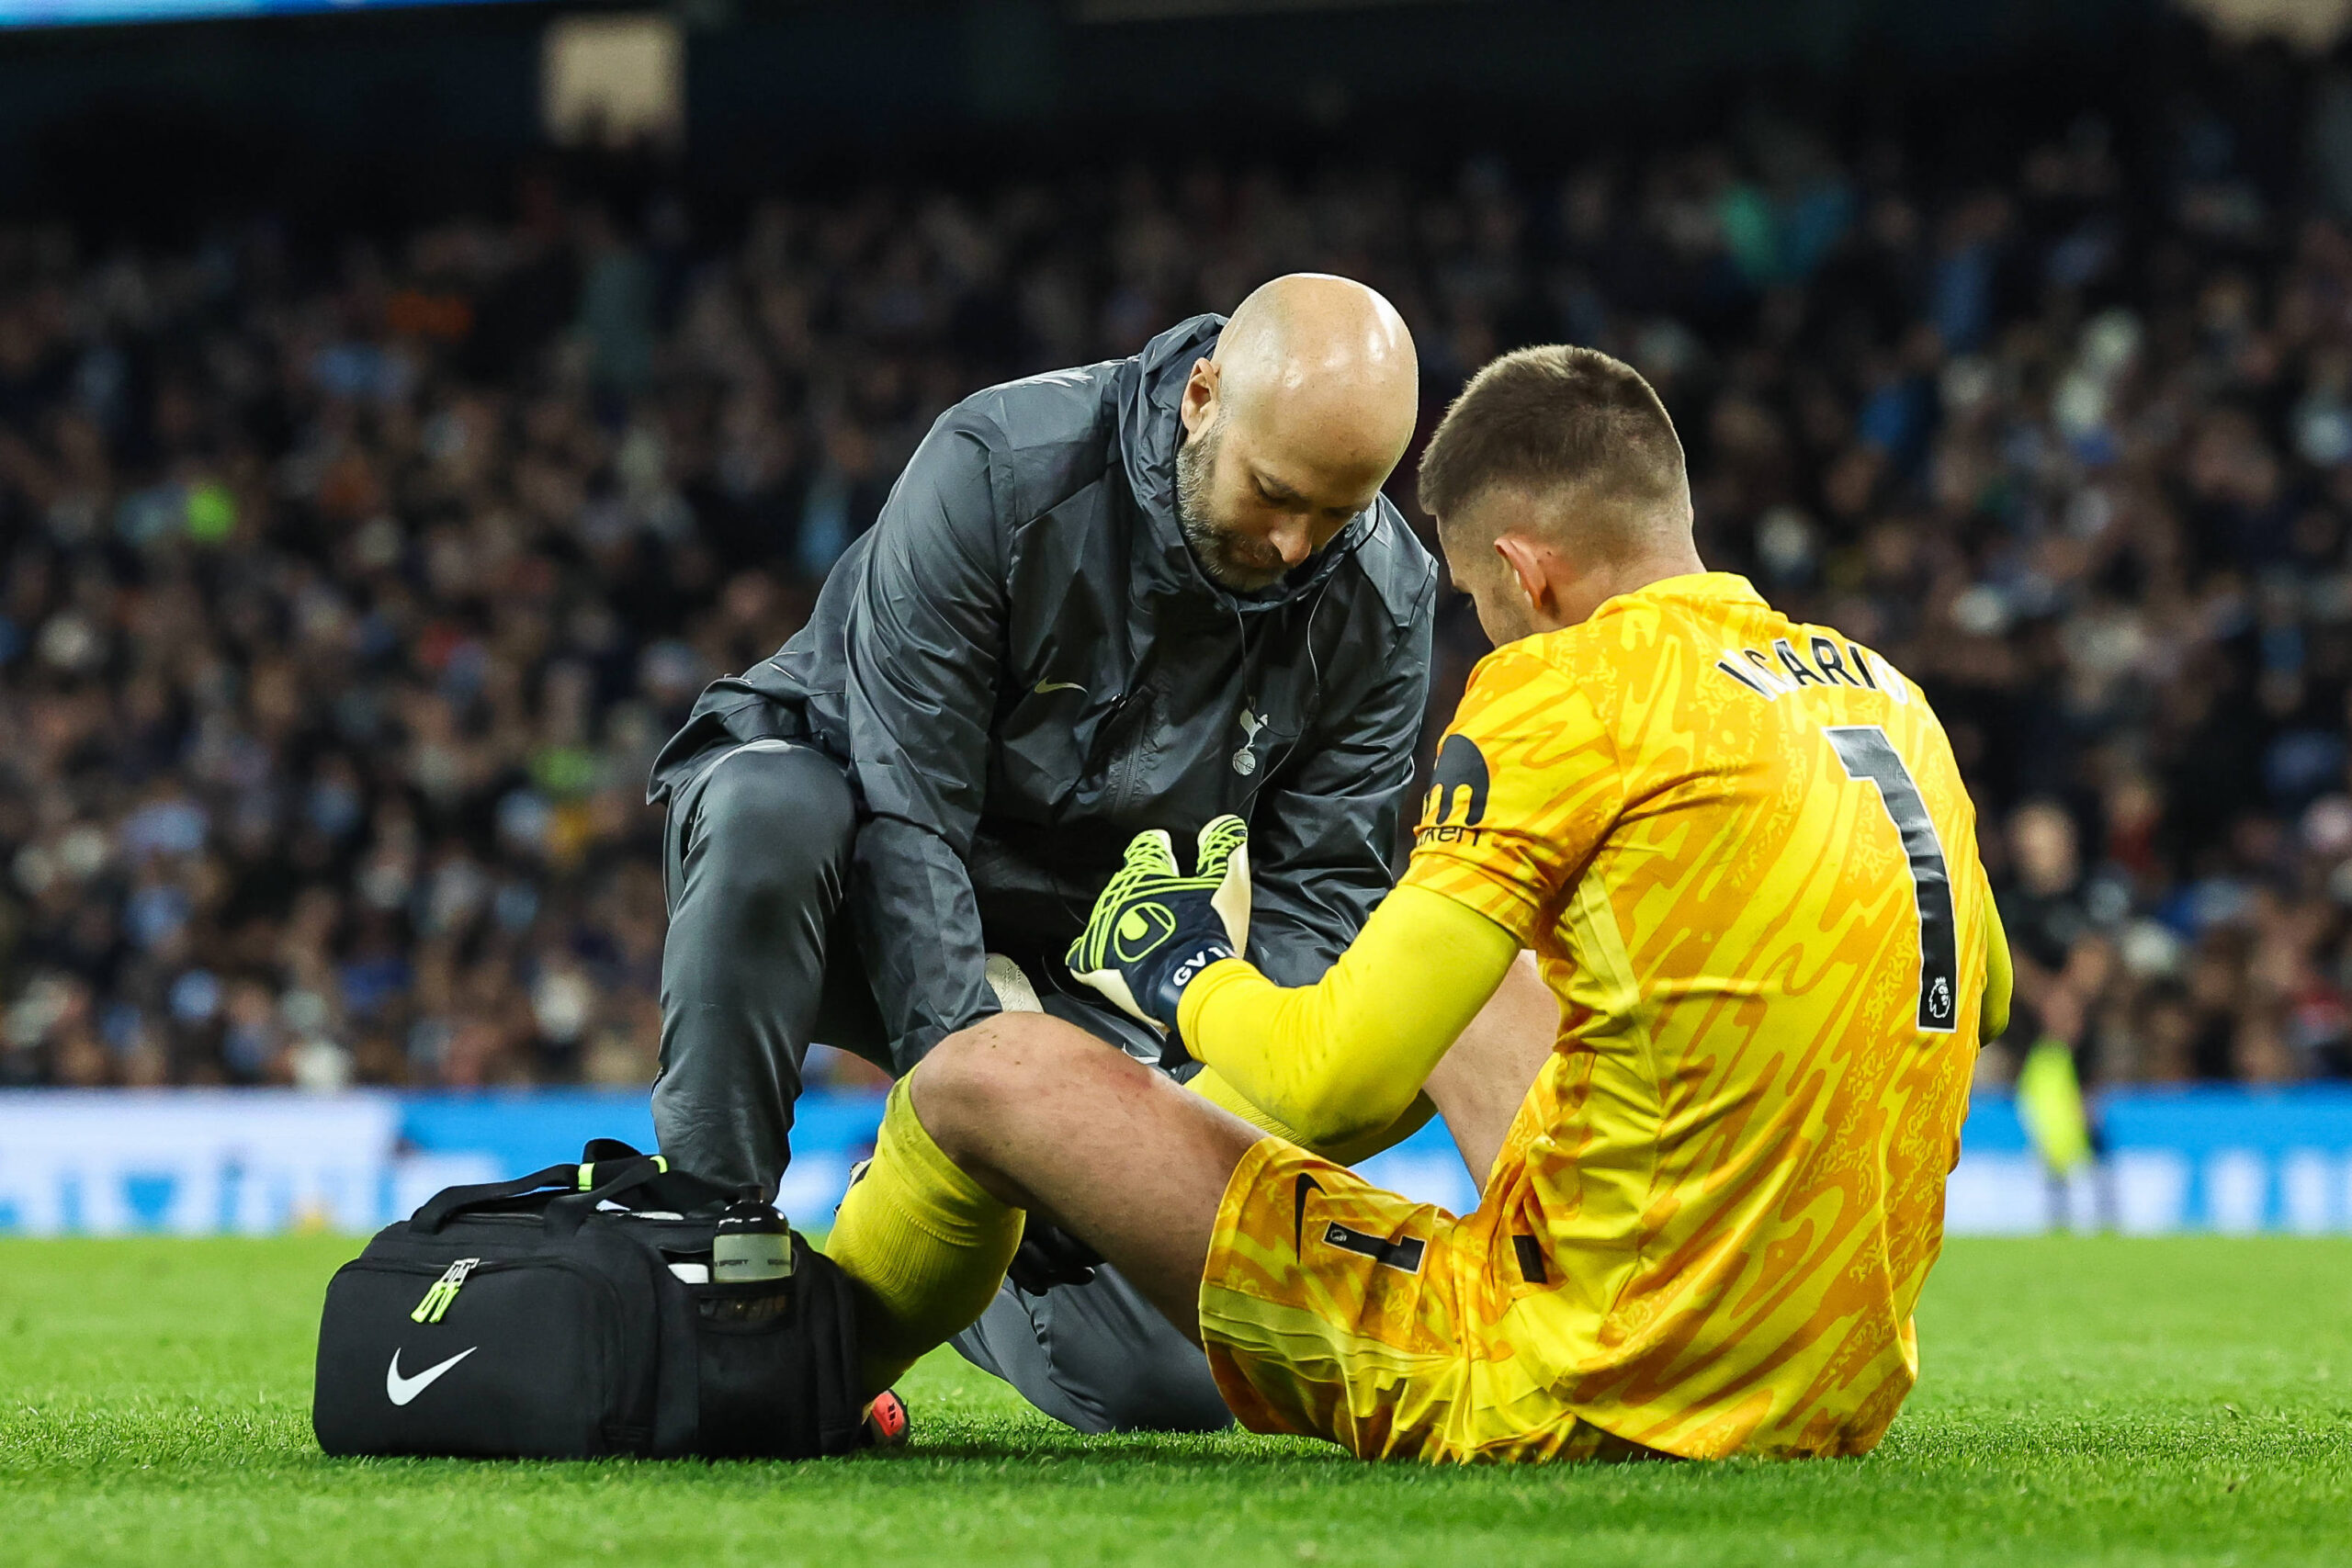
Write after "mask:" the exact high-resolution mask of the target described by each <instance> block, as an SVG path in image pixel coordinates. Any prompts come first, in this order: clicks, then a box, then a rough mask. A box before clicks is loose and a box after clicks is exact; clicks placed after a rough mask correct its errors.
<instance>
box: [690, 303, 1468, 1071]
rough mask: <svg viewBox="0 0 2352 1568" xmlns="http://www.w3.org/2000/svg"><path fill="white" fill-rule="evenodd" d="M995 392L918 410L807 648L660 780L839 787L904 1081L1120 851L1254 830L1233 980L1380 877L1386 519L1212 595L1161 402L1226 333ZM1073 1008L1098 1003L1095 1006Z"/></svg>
mask: <svg viewBox="0 0 2352 1568" xmlns="http://www.w3.org/2000/svg"><path fill="white" fill-rule="evenodd" d="M1224 324H1225V323H1224V320H1223V318H1221V317H1217V316H1199V317H1195V318H1193V320H1191V321H1185V322H1183V323H1182V324H1181V325H1179V326H1176V327H1174V328H1171V329H1170V330H1169V331H1168V332H1165V333H1161V334H1160V335H1159V337H1157V338H1154V339H1153V340H1152V341H1151V343H1150V344H1148V345H1147V346H1146V347H1145V349H1144V351H1143V353H1142V354H1140V355H1136V357H1134V358H1132V359H1122V360H1114V361H1110V362H1108V363H1105V364H1101V365H1091V366H1086V367H1080V368H1079V369H1074V370H1063V371H1057V372H1054V373H1052V374H1050V375H1044V376H1035V377H1032V378H1028V379H1026V380H1022V381H1013V382H1010V383H1007V384H1006V385H1003V386H1000V387H991V388H989V389H987V390H985V391H981V392H978V393H975V394H974V395H973V396H971V397H969V398H967V399H966V400H964V401H962V402H961V403H958V404H957V405H956V406H955V407H954V408H952V409H950V410H948V411H947V412H945V413H944V414H943V415H941V416H940V419H939V421H938V423H936V424H934V425H933V427H932V429H931V433H930V434H929V435H927V436H926V437H925V438H924V440H923V442H922V446H920V447H918V448H917V449H916V451H915V454H914V457H912V458H911V459H910V461H909V462H908V464H907V468H906V471H905V472H904V473H903V474H902V475H900V476H899V482H898V484H897V486H896V487H895V488H894V489H893V490H892V491H891V492H890V497H889V500H888V502H887V503H886V504H885V505H884V507H883V509H882V513H881V517H880V519H879V520H878V521H877V522H876V524H875V525H874V527H873V528H872V529H871V530H870V531H869V532H867V533H866V534H865V536H862V537H861V538H859V539H858V540H857V542H856V543H855V544H854V546H852V547H851V548H850V550H849V552H848V553H847V554H845V555H844V556H842V558H841V561H840V562H839V563H838V564H837V565H836V566H835V567H834V569H833V571H832V574H831V577H830V578H829V579H828V580H827V581H826V583H825V586H824V590H823V592H821V593H820V596H819V598H818V601H817V607H816V612H815V614H814V615H813V616H812V618H811V619H810V620H809V625H808V626H806V627H804V628H803V629H802V630H801V631H800V633H799V634H798V635H797V636H796V637H793V638H792V640H791V641H790V642H788V643H786V645H785V646H784V648H783V649H781V650H780V651H779V652H778V653H777V654H776V655H775V657H774V658H773V659H770V660H766V661H765V662H763V663H762V664H760V665H759V666H757V667H756V668H755V669H753V670H752V671H748V672H746V673H744V674H741V675H730V676H728V677H725V678H724V679H721V680H719V681H717V682H713V683H712V685H711V686H710V687H709V689H708V690H707V691H706V692H704V694H702V697H701V699H700V700H699V701H698V702H697V703H696V704H695V710H694V714H693V716H692V717H691V718H690V719H689V720H688V722H687V724H686V726H685V728H684V729H682V730H681V731H680V732H679V733H678V734H677V735H676V736H675V737H673V739H672V740H671V741H670V743H669V745H668V746H666V747H665V748H664V749H663V750H662V756H661V757H660V759H659V760H657V761H656V762H655V764H654V772H653V784H652V788H651V791H650V798H651V799H654V800H660V799H662V798H664V797H665V796H666V795H667V794H668V793H669V789H670V787H671V785H672V784H673V783H674V782H675V781H676V780H678V779H679V778H680V777H682V776H684V774H686V773H688V772H690V771H691V769H692V767H693V766H694V764H695V758H696V757H698V756H699V755H700V754H701V753H703V752H705V751H707V750H709V749H710V748H711V747H713V746H717V745H722V744H729V743H732V742H735V741H741V740H750V739H761V738H765V737H770V736H783V737H788V738H796V739H803V740H806V741H808V742H809V743H811V744H814V745H816V746H818V747H820V748H821V749H823V750H825V751H827V752H830V753H831V755H833V756H834V757H836V758H838V759H840V760H841V761H842V762H843V763H844V764H845V765H846V767H847V770H848V772H849V774H850V778H851V781H852V784H854V788H855V791H856V794H857V796H858V800H859V806H860V810H861V814H862V815H861V825H860V828H859V832H858V839H857V844H856V852H855V862H854V870H853V873H852V878H851V884H850V886H849V889H848V892H847V903H846V910H845V912H846V913H847V915H848V917H849V919H850V920H851V922H852V931H853V932H854V937H855V940H856V944H857V946H858V948H859V950H860V951H861V952H862V953H863V954H864V957H865V965H866V971H867V977H868V979H869V981H870V982H871V984H872V987H873V991H874V998H875V1001H876V1005H877V1006H878V1008H879V1009H880V1011H881V1016H882V1021H883V1024H884V1027H885V1029H886V1031H887V1032H888V1037H889V1038H888V1049H889V1052H890V1055H891V1056H892V1058H893V1060H894V1061H895V1062H896V1063H897V1065H898V1066H899V1068H900V1070H902V1071H903V1070H905V1069H907V1068H910V1067H911V1066H913V1065H914V1064H915V1062H916V1061H918V1060H920V1059H921V1057H922V1055H923V1054H924V1053H925V1052H927V1051H928V1050H929V1049H930V1048H931V1047H932V1046H933V1044H935V1043H938V1041H939V1040H940V1038H941V1037H942V1036H944V1035H945V1034H947V1033H948V1032H951V1031H954V1030H956V1029H958V1028H961V1027H963V1026H964V1025H966V1024H968V1023H970V1022H972V1021H975V1020H977V1019H978V1018H980V1017H982V1016H984V1015H986V1014H988V1013H991V1012H994V1011H996V1010H997V1001H996V998H995V995H994V993H993V992H992V991H991V990H990V989H989V985H988V982H987V979H986V977H985V974H984V970H985V964H986V954H987V953H989V952H999V953H1006V954H1009V955H1010V956H1012V958H1013V959H1014V960H1015V961H1017V962H1018V963H1019V964H1021V965H1022V967H1023V969H1024V970H1026V971H1027V972H1028V973H1029V976H1030V977H1031V979H1032V981H1033V982H1035V983H1036V984H1037V985H1038V986H1039V987H1040V988H1041V990H1042V989H1043V988H1044V987H1059V988H1062V989H1065V990H1069V989H1073V988H1075V984H1076V983H1075V982H1074V981H1072V980H1071V979H1070V977H1069V972H1068V971H1067V970H1066V969H1064V968H1063V967H1062V964H1061V955H1062V953H1063V952H1064V951H1065V949H1066V948H1067V947H1068V946H1069V942H1071V941H1072V939H1074V938H1075V937H1076V936H1077V935H1078V933H1079V931H1080V929H1081V928H1082V927H1083V926H1084V924H1085V921H1086V916H1087V912H1088V910H1089V909H1090V908H1091V906H1092V903H1093V900H1094V897H1095V895H1096V894H1097V893H1098V892H1100V891H1101V889H1102V887H1103V883H1104V882H1105V881H1107V880H1108V879H1109V877H1110V875H1111V874H1112V873H1113V872H1114V871H1115V870H1116V869H1117V868H1118V865H1119V862H1120V856H1121V854H1122V852H1123V851H1124V850H1125V845H1126V843H1127V840H1129V839H1130V838H1131V837H1133V836H1134V834H1135V833H1136V832H1137V831H1138V830H1139V829H1145V828H1164V829H1168V830H1169V831H1170V833H1171V834H1173V835H1174V836H1175V837H1176V839H1177V840H1178V844H1179V847H1180V853H1181V854H1182V855H1184V856H1187V857H1188V856H1189V854H1190V842H1189V840H1190V838H1191V835H1192V834H1193V832H1194V831H1195V830H1197V829H1199V827H1200V826H1201V824H1203V823H1204V822H1205V821H1207V820H1208V819H1209V818H1212V817H1215V816H1216V815H1217V814H1219V813H1220V812H1227V811H1232V812H1238V813H1239V814H1241V815H1242V816H1243V817H1245V818H1248V819H1249V822H1250V853H1251V860H1252V864H1253V867H1254V869H1255V872H1256V875H1255V877H1254V882H1255V885H1256V889H1255V908H1254V913H1253V919H1252V923H1251V926H1250V957H1251V958H1252V959H1253V960H1254V961H1255V962H1256V963H1257V964H1259V966H1260V967H1261V968H1262V969H1263V970H1264V971H1265V972H1266V973H1267V974H1268V975H1269V976H1272V977H1273V978H1274V979H1276V980H1278V981H1281V982H1283V983H1284V984H1289V985H1298V984H1304V983H1306V982H1309V981H1312V980H1314V979H1315V978H1316V977H1317V976H1319V975H1321V974H1322V972H1323V971H1324V969H1325V968H1327V967H1328V966H1329V964H1330V963H1331V962H1332V960H1333V959H1334V958H1335V957H1337V956H1338V954H1339V953H1340V951H1341V950H1342V949H1343V948H1344V947H1345V946H1346V945H1347V944H1348V942H1350V941H1351V940H1352V939H1353V938H1354V936H1355V933H1356V931H1357V930H1358V929H1359V928H1360V927H1361V926H1362V925H1363V920H1364V919H1365V917H1366V916H1367V915H1368V914H1369V913H1370V912H1371V909H1372V907H1373V905H1374V904H1375V903H1376V902H1378V900H1379V899H1380V897H1382V895H1383V894H1385V892H1386V891H1387V889H1388V886H1389V884H1390V882H1391V880H1392V872H1393V867H1392V865H1391V859H1392V856H1393V855H1394V852H1395V845H1396V840H1397V810H1398V808H1399V806H1400V802H1401V796H1402V795H1403V793H1404V790H1405V788H1406V786H1407V784H1408V782H1409V781H1410V778H1411V774H1412V767H1413V753H1414V748H1415V745H1416V742H1417V741H1418V739H1419V730H1420V724H1421V715H1422V708H1423V706H1424V704H1425V701H1426V697H1427V694H1428V688H1429V665H1430V607H1431V601H1432V598H1433V595H1434V593H1435V591H1436V568H1435V565H1434V563H1432V562H1431V560H1430V557H1429V554H1428V552H1427V551H1425V550H1424V549H1422V548H1421V547H1420V545H1419V542H1418V541H1417V540H1416V539H1415V538H1414V537H1413V536H1412V534H1411V532H1410V531H1409V530H1408V528H1407V527H1406V525H1405V522H1404V519H1403V518H1402V517H1400V516H1399V515H1398V514H1397V510H1396V508H1395V507H1394V506H1393V505H1391V504H1390V503H1389V502H1388V501H1387V500H1386V498H1385V497H1383V498H1380V499H1377V500H1375V501H1374V503H1373V505H1372V506H1371V507H1370V508H1368V509H1367V510H1365V511H1364V512H1363V513H1360V514H1358V515H1357V516H1356V517H1355V518H1354V519H1353V520H1352V521H1351V522H1350V523H1349V524H1348V525H1347V526H1346V527H1345V528H1344V529H1343V530H1342V531H1341V532H1340V536H1338V538H1336V539H1335V540H1334V541H1333V542H1332V543H1331V544H1330V545H1329V547H1326V548H1325V549H1323V550H1322V551H1320V552H1318V553H1317V555H1316V556H1315V557H1313V558H1311V559H1309V560H1308V561H1306V563H1304V564H1303V565H1301V566H1300V567H1299V568H1298V569H1297V570H1295V571H1293V572H1292V573H1291V574H1290V575H1289V576H1288V577H1287V578H1286V579H1284V581H1283V582H1281V583H1280V584H1278V585H1277V586H1276V587H1274V588H1272V589H1270V590H1267V591H1265V592H1261V593H1257V594H1243V593H1235V592H1230V591H1228V590H1227V589H1224V588H1221V587H1219V586H1218V585H1217V584H1216V583H1215V582H1213V581H1210V580H1209V579H1208V578H1207V577H1206V576H1205V575H1204V573H1203V572H1202V571H1201V570H1200V569H1199V567H1198V566H1197V564H1196V563H1195V561H1194V559H1193V553H1192V551H1191V549H1190V548H1189V547H1187V546H1186V544H1185V543H1184V539H1183V536H1182V531H1181V530H1180V528H1179V526H1178V525H1177V520H1176V511H1175V474H1176V447H1177V444H1178V438H1179V425H1178V423H1177V404H1178V400H1179V399H1180V397H1181V396H1182V391H1183V388H1184V382H1185V380H1186V378H1187V377H1188V376H1189V375H1190V373H1191V370H1192V367H1193V362H1194V361H1195V360H1196V359H1198V358H1199V357H1200V356H1202V355H1205V354H1208V353H1210V352H1211V351H1212V350H1213V349H1214V348H1215V346H1216V337H1217V333H1219V332H1220V331H1221V330H1222V329H1223V327H1224ZM1088 995H1089V996H1091V993H1088Z"/></svg>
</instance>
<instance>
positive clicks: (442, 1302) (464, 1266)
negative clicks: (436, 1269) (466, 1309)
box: [408, 1258, 481, 1323]
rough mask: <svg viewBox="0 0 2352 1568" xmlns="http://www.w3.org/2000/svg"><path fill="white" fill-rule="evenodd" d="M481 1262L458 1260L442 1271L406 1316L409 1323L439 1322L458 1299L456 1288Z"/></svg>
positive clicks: (474, 1259) (478, 1259)
mask: <svg viewBox="0 0 2352 1568" xmlns="http://www.w3.org/2000/svg"><path fill="white" fill-rule="evenodd" d="M480 1262H481V1258H458V1260H457V1261H456V1262H455V1263H452V1264H450V1265H449V1267H448V1268H447V1269H443V1270H442V1271H441V1277H440V1278H439V1279H438V1280H434V1281H433V1284H432V1286H431V1288H430V1289H428V1290H427V1291H426V1292H424V1300H423V1301H421V1302H419V1303H416V1310H415V1311H414V1312H413V1313H411V1314H408V1316H409V1321H410V1322H411V1323H438V1322H440V1321H441V1314H443V1313H446V1312H447V1311H448V1310H449V1303H451V1302H454V1301H456V1300H457V1299H458V1287H459V1286H461V1285H463V1284H464V1283H465V1282H466V1276H467V1275H469V1274H470V1273H472V1272H473V1271H474V1265H475V1264H477V1263H480Z"/></svg>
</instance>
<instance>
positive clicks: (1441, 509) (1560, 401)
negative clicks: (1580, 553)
mask: <svg viewBox="0 0 2352 1568" xmlns="http://www.w3.org/2000/svg"><path fill="white" fill-rule="evenodd" d="M1505 485H1507V486H1511V487H1514V488H1517V489H1523V490H1527V491H1535V492H1538V493H1545V492H1553V491H1564V492H1569V493H1568V495H1567V497H1566V499H1568V500H1569V502H1571V505H1572V508H1573V510H1574V511H1576V512H1577V513H1581V514H1583V515H1585V516H1587V517H1590V518H1592V519H1593V521H1595V522H1600V523H1603V524H1604V525H1606V524H1610V523H1613V524H1615V525H1618V526H1620V527H1622V528H1624V529H1626V530H1627V531H1629V532H1638V533H1647V532H1649V531H1650V530H1651V529H1652V528H1654V527H1656V526H1658V525H1666V524H1669V523H1670V524H1675V525H1679V524H1680V523H1682V522H1683V521H1685V520H1687V519H1688V517H1689V515H1690V513H1689V506H1690V480H1689V478H1688V477H1687V475H1686V474H1685V472H1684V469H1683V463H1682V442H1681V439H1680V437H1679V436H1677V435H1676V434H1674V421H1673V420H1671V419H1669V418H1668V417H1667V412H1666V405H1665V404H1664V403H1662V402H1660V401H1658V397H1657V393H1656V392H1655V391H1653V390H1651V389H1650V384H1649V383H1648V382H1647V381H1645V380H1643V379H1642V376H1641V372H1640V371H1638V370H1635V369H1634V367H1632V366H1630V365H1627V364H1626V363H1624V362H1623V360H1619V359H1612V358H1611V357H1610V356H1609V355H1605V354H1603V353H1601V352H1600V350H1599V349H1596V348H1577V347H1572V346H1570V345H1568V344H1547V345H1545V346H1544V347H1541V348H1522V349H1520V350H1517V351H1516V352H1514V353H1510V354H1506V355H1503V356H1502V357H1501V358H1499V359H1498V360H1496V361H1494V362H1493V363H1492V364H1490V365H1488V366H1487V367H1486V368H1485V369H1483V370H1481V371H1479V372H1478V373H1477V374H1476V376H1473V377H1472V378H1470V384H1469V385H1468V386H1466V387H1464V388H1463V389H1462V395H1461V396H1460V397H1458V398H1456V399H1454V400H1453V407H1451V408H1449V409H1447V410H1446V411H1445V418H1444V419H1443V420H1442V421H1441V422H1440V423H1439V424H1438V427H1437V434H1435V435H1433V436H1431V437H1430V444H1429V449H1428V450H1427V451H1426V452H1424V453H1423V454H1422V455H1421V473H1420V497H1421V506H1422V509H1423V510H1424V511H1427V512H1429V513H1432V514H1433V515H1435V516H1437V517H1438V518H1440V519H1441V520H1442V519H1443V518H1444V517H1446V516H1447V515H1448V514H1449V513H1455V512H1458V511H1459V510H1460V509H1461V508H1462V507H1463V505H1464V503H1466V502H1470V501H1473V500H1475V499H1476V497H1477V496H1478V495H1479V494H1480V493H1481V492H1483V491H1487V490H1491V489H1494V488H1495V487H1497V486H1505ZM1596 514H1598V515H1596Z"/></svg>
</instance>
